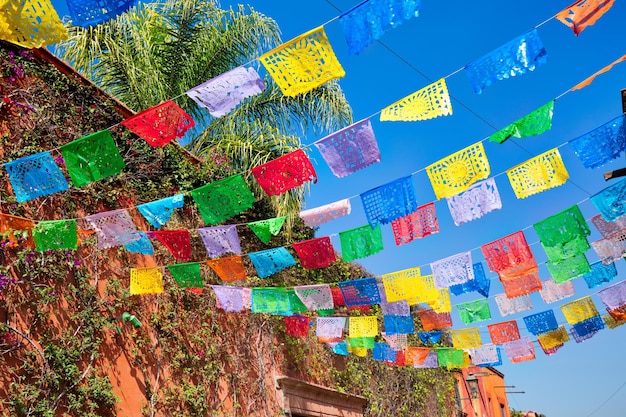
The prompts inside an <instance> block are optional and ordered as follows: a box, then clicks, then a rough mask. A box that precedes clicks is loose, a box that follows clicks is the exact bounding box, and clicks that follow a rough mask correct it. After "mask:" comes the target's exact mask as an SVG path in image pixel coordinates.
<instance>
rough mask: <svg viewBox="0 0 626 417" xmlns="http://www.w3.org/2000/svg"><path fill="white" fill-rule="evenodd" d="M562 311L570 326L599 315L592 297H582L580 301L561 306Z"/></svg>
mask: <svg viewBox="0 0 626 417" xmlns="http://www.w3.org/2000/svg"><path fill="white" fill-rule="evenodd" d="M598 296H599V294H598ZM600 299H602V298H600ZM561 311H562V312H563V315H564V316H565V320H567V322H568V323H569V324H576V323H579V322H581V321H583V320H587V319H590V318H592V317H594V316H597V315H598V310H597V309H596V305H595V304H594V303H593V300H592V299H591V297H590V296H586V297H582V298H579V299H578V300H574V301H571V302H569V303H567V304H563V305H562V306H561Z"/></svg>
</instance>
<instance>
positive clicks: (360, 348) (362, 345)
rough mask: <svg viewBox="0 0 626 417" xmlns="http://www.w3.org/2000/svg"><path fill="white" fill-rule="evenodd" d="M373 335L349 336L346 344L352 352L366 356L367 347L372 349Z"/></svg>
mask: <svg viewBox="0 0 626 417" xmlns="http://www.w3.org/2000/svg"><path fill="white" fill-rule="evenodd" d="M375 343H376V341H375V339H374V337H349V338H348V345H349V348H350V351H351V353H352V354H354V355H356V356H361V357H363V358H364V357H366V356H367V350H368V349H374V344H375Z"/></svg>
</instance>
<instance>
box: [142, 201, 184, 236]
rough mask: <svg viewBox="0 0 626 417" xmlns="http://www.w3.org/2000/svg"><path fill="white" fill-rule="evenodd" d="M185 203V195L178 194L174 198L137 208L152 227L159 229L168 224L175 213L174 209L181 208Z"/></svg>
mask: <svg viewBox="0 0 626 417" xmlns="http://www.w3.org/2000/svg"><path fill="white" fill-rule="evenodd" d="M184 203H185V196H184V194H176V195H174V196H172V197H167V198H163V199H161V200H157V201H152V202H150V203H145V204H140V205H138V206H137V210H139V212H140V213H141V214H142V215H143V216H144V217H145V218H146V220H147V221H148V222H149V223H150V224H151V225H152V226H154V227H155V228H157V229H159V228H161V227H162V226H164V225H165V223H167V221H168V220H169V219H170V217H171V216H172V214H173V213H174V209H175V208H181V207H182V206H183V204H184Z"/></svg>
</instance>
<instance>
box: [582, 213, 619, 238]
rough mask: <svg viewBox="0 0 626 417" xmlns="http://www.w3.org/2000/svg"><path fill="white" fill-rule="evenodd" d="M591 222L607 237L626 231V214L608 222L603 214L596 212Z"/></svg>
mask: <svg viewBox="0 0 626 417" xmlns="http://www.w3.org/2000/svg"><path fill="white" fill-rule="evenodd" d="M591 223H592V224H593V225H594V226H595V228H596V229H598V232H600V234H601V235H602V237H605V238H612V237H617V236H618V235H620V234H625V233H626V216H622V217H619V218H617V219H615V220H613V221H610V222H607V221H606V220H604V217H602V215H601V214H596V215H595V216H593V217H592V218H591Z"/></svg>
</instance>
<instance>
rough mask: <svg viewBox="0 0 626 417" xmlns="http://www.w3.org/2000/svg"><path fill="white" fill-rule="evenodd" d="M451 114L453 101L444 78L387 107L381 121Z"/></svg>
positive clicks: (408, 120)
mask: <svg viewBox="0 0 626 417" xmlns="http://www.w3.org/2000/svg"><path fill="white" fill-rule="evenodd" d="M451 114H452V103H451V102H450V96H449V95H448V87H447V86H446V80H445V78H442V79H440V80H439V81H436V82H434V83H432V84H430V85H428V86H426V87H424V88H422V89H421V90H418V91H416V92H415V93H413V94H411V95H410V96H408V97H405V98H403V99H401V100H398V101H396V102H395V103H393V104H391V105H389V106H387V107H385V108H384V109H383V110H382V111H381V113H380V121H381V122H383V121H406V122H412V121H416V120H428V119H433V118H435V117H440V116H449V115H451Z"/></svg>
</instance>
